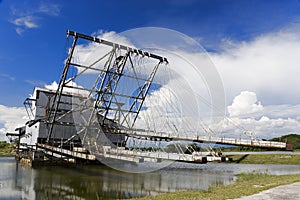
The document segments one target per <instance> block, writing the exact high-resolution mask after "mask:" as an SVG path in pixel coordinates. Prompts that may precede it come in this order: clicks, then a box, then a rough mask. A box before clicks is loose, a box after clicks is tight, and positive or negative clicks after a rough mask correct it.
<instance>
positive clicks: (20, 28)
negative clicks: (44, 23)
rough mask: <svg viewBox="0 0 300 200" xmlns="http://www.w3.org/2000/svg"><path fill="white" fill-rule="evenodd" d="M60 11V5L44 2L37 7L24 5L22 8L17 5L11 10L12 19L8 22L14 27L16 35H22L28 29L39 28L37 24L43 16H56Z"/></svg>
mask: <svg viewBox="0 0 300 200" xmlns="http://www.w3.org/2000/svg"><path fill="white" fill-rule="evenodd" d="M60 10H61V6H60V5H58V4H50V3H49V4H48V3H45V2H42V3H40V4H39V5H34V4H32V3H30V6H28V5H26V4H24V5H23V6H22V7H21V6H20V5H17V6H13V7H12V8H11V15H12V17H11V19H10V20H9V21H10V23H12V24H14V25H15V26H16V27H15V29H16V32H17V34H19V35H22V34H23V32H24V31H26V30H28V29H34V28H38V27H40V23H39V22H40V21H41V20H42V19H43V18H44V17H45V16H58V15H59V13H60Z"/></svg>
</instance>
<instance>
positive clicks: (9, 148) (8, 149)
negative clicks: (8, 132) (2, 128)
mask: <svg viewBox="0 0 300 200" xmlns="http://www.w3.org/2000/svg"><path fill="white" fill-rule="evenodd" d="M13 150H14V147H13V145H11V144H9V143H7V142H0V157H4V156H14V153H13Z"/></svg>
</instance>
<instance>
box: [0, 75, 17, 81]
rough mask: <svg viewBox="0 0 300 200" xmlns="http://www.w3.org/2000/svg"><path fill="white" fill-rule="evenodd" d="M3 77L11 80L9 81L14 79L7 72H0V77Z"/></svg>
mask: <svg viewBox="0 0 300 200" xmlns="http://www.w3.org/2000/svg"><path fill="white" fill-rule="evenodd" d="M1 78H3V79H8V80H11V81H15V80H16V78H15V77H13V76H11V75H9V74H0V79H1Z"/></svg>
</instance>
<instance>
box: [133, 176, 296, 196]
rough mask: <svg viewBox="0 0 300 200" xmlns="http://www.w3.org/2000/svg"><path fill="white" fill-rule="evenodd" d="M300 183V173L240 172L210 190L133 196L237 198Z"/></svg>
mask: <svg viewBox="0 0 300 200" xmlns="http://www.w3.org/2000/svg"><path fill="white" fill-rule="evenodd" d="M292 183H300V174H293V175H279V176H277V175H268V174H251V173H250V174H244V173H242V174H239V175H237V180H236V181H235V182H234V183H233V184H230V185H227V186H216V187H212V188H209V189H208V190H200V191H182V192H172V193H165V194H161V195H158V196H148V197H142V198H133V199H132V200H146V199H151V200H169V199H170V200H171V199H172V200H173V199H175V200H177V199H178V200H180V199H186V200H188V199H201V200H202V199H204V200H205V199H207V200H209V199H214V200H226V199H236V198H241V197H245V196H250V195H253V194H257V193H260V192H262V191H266V190H268V189H271V188H275V187H277V186H283V185H287V184H292Z"/></svg>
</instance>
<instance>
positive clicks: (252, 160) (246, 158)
mask: <svg viewBox="0 0 300 200" xmlns="http://www.w3.org/2000/svg"><path fill="white" fill-rule="evenodd" d="M228 157H229V158H232V159H233V161H232V162H234V163H242V164H287V165H300V155H290V154H258V155H255V154H254V155H251V154H250V155H247V153H245V155H229V156H228Z"/></svg>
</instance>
